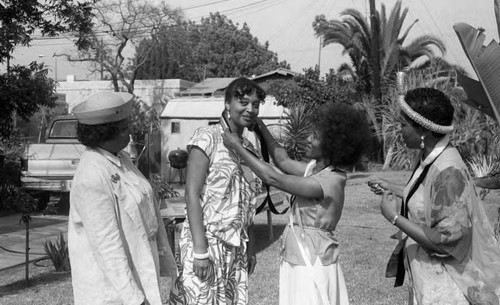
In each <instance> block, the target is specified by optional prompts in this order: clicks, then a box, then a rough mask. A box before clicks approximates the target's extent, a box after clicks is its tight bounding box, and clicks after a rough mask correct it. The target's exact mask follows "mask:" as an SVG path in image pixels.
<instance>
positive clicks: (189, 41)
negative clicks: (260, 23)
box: [140, 13, 289, 81]
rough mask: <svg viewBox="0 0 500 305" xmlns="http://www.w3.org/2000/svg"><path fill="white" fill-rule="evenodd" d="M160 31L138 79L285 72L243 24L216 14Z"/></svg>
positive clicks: (274, 54)
mask: <svg viewBox="0 0 500 305" xmlns="http://www.w3.org/2000/svg"><path fill="white" fill-rule="evenodd" d="M163 30H164V31H165V33H164V34H163V35H161V36H160V37H159V39H160V40H161V42H160V44H159V45H158V46H157V47H156V49H155V50H154V51H153V52H152V53H151V56H150V57H149V58H148V60H149V63H148V64H147V65H145V66H144V69H143V71H141V72H140V75H141V78H156V77H158V76H168V77H175V78H181V77H185V78H187V79H189V80H193V81H199V80H202V79H205V78H208V77H239V76H251V75H254V74H255V75H259V74H263V73H265V72H269V71H271V70H274V69H276V68H279V67H281V68H287V69H289V64H287V63H286V61H282V62H279V61H278V56H277V54H276V53H274V52H272V51H270V50H269V44H268V43H267V42H266V43H264V44H261V43H260V42H259V41H258V39H257V38H256V37H254V36H253V35H252V34H251V33H250V28H249V27H248V26H247V24H246V23H244V24H243V26H242V27H241V28H239V26H238V24H234V23H233V22H232V21H231V20H230V19H228V18H227V17H226V16H224V15H221V14H220V13H212V14H210V16H209V17H207V18H203V19H202V20H201V22H200V23H199V24H197V23H193V22H178V23H177V24H176V25H175V26H169V27H163ZM179 40H180V41H179ZM149 45H150V43H145V44H144V46H149ZM159 68H160V69H161V70H162V71H159V70H158V69H159Z"/></svg>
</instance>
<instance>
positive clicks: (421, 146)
mask: <svg viewBox="0 0 500 305" xmlns="http://www.w3.org/2000/svg"><path fill="white" fill-rule="evenodd" d="M420 139H421V140H422V141H421V142H420V149H424V148H425V143H424V139H425V137H424V136H420Z"/></svg>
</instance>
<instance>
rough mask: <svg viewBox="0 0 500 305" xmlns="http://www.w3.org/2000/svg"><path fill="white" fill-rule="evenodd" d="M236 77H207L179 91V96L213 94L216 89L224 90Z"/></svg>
mask: <svg viewBox="0 0 500 305" xmlns="http://www.w3.org/2000/svg"><path fill="white" fill-rule="evenodd" d="M235 79H236V78H234V77H223V78H222V77H221V78H207V79H205V80H203V81H201V82H199V83H197V84H195V85H193V86H192V87H190V88H189V89H186V90H184V91H181V92H179V96H189V95H211V94H213V93H214V92H216V91H220V90H224V89H226V87H227V86H228V85H229V84H230V83H231V82H232V81H233V80H235Z"/></svg>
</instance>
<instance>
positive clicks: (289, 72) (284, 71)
mask: <svg viewBox="0 0 500 305" xmlns="http://www.w3.org/2000/svg"><path fill="white" fill-rule="evenodd" d="M273 74H280V75H285V76H287V75H292V76H297V75H298V74H299V73H297V72H293V71H292V70H288V69H284V68H278V69H276V70H273V71H269V72H267V73H264V74H261V75H257V76H255V77H252V80H256V79H259V78H263V77H266V76H269V75H273Z"/></svg>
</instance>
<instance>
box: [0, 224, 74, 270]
mask: <svg viewBox="0 0 500 305" xmlns="http://www.w3.org/2000/svg"><path fill="white" fill-rule="evenodd" d="M20 218H21V214H14V215H9V216H2V217H0V247H1V248H0V271H2V270H5V269H9V268H12V267H15V266H18V265H21V264H24V262H25V259H26V256H25V254H24V253H25V251H26V227H25V224H24V223H19V220H20ZM67 230H68V216H61V215H41V214H40V215H32V216H31V222H30V232H29V239H30V243H29V246H30V251H29V253H30V255H29V259H30V262H32V261H34V260H37V259H39V258H42V257H44V256H46V255H45V251H44V250H43V243H44V242H45V240H46V239H55V238H57V236H58V235H59V232H63V233H64V235H65V238H66V231H67ZM11 251H12V252H11ZM13 252H17V253H13Z"/></svg>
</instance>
